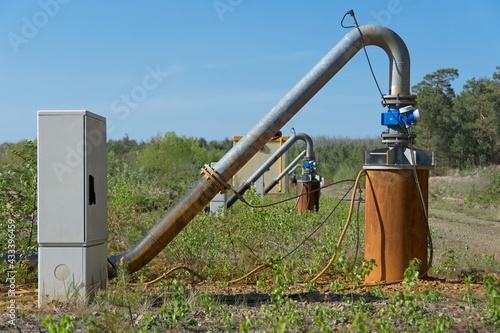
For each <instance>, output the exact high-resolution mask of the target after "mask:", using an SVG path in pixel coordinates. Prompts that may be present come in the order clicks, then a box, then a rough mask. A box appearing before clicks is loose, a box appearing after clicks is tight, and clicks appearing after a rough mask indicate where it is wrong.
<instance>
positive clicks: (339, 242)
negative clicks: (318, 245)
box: [311, 170, 366, 281]
mask: <svg viewBox="0 0 500 333" xmlns="http://www.w3.org/2000/svg"><path fill="white" fill-rule="evenodd" d="M363 174H366V170H361V171H360V172H359V174H358V177H356V182H355V183H354V190H353V191H352V197H351V207H350V208H349V216H348V217H347V222H346V224H345V226H344V230H343V231H342V234H341V235H340V237H339V241H338V242H337V248H340V245H341V244H342V240H343V239H344V236H345V233H346V232H347V228H348V227H349V223H350V222H351V218H352V212H353V208H354V197H355V196H356V189H357V188H358V187H359V179H360V178H361V175H363ZM336 258H337V252H335V253H334V254H333V256H332V258H331V259H330V262H329V263H328V264H327V265H326V266H325V268H323V270H322V271H321V272H320V273H319V274H318V275H316V277H315V278H314V279H312V280H311V281H316V280H318V279H319V278H320V277H321V276H322V275H323V274H325V272H326V271H327V270H328V269H329V268H330V267H331V266H332V264H333V262H334V261H335V259H336Z"/></svg>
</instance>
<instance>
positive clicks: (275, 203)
mask: <svg viewBox="0 0 500 333" xmlns="http://www.w3.org/2000/svg"><path fill="white" fill-rule="evenodd" d="M345 182H354V179H344V180H340V181H338V182H333V183H331V184H328V185H325V186H322V187H320V188H317V189H315V190H311V191H307V192H305V193H302V192H301V194H299V195H296V196H294V197H291V198H288V199H285V200H281V201H276V202H273V203H270V204H267V205H262V206H255V205H252V204H251V203H249V202H248V201H246V200H245V198H244V197H243V196H242V195H241V194H239V193H238V191H236V190H234V189H232V188H230V189H231V190H233V192H234V194H235V195H236V197H237V198H238V199H239V200H240V201H241V202H243V203H244V204H245V205H247V206H248V207H251V208H267V207H271V206H276V205H279V204H282V203H284V202H287V201H290V200H294V199H297V198H299V197H301V196H304V195H306V194H310V193H313V192H317V191H321V190H322V189H324V188H327V187H330V186H333V185H337V184H340V183H345Z"/></svg>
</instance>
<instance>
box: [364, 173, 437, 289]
mask: <svg viewBox="0 0 500 333" xmlns="http://www.w3.org/2000/svg"><path fill="white" fill-rule="evenodd" d="M417 175H418V179H419V182H420V187H421V189H422V194H423V198H424V204H425V207H426V210H427V205H428V199H427V196H428V184H429V170H426V169H421V170H417ZM365 200H366V203H365V259H366V260H371V259H375V261H376V264H377V266H376V267H375V268H374V270H373V271H372V272H371V273H370V274H369V275H368V276H366V278H365V282H366V283H373V282H380V281H386V282H394V281H398V280H401V279H403V278H404V272H405V270H406V268H407V267H408V266H409V262H410V260H412V259H414V258H418V259H420V261H421V264H420V269H419V272H420V274H422V273H423V272H425V271H426V269H427V225H426V221H425V216H424V212H423V210H422V206H421V203H420V198H419V194H418V189H417V184H416V181H415V177H414V174H413V170H412V169H408V168H404V169H397V168H393V169H372V170H367V173H366V199H365Z"/></svg>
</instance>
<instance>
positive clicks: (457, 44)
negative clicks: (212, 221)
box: [0, 0, 500, 142]
mask: <svg viewBox="0 0 500 333" xmlns="http://www.w3.org/2000/svg"><path fill="white" fill-rule="evenodd" d="M349 9H354V11H355V13H356V16H357V19H358V22H359V23H360V24H367V23H377V24H381V25H385V26H387V27H389V28H391V29H393V30H394V31H396V33H398V34H399V35H400V36H401V37H402V39H403V40H404V41H405V42H406V44H407V46H408V49H409V51H410V56H411V61H412V72H411V76H412V77H411V82H412V85H413V84H416V83H418V82H420V81H421V80H422V78H423V76H424V75H425V74H428V73H432V72H433V71H435V70H437V69H439V68H445V67H454V68H457V69H459V73H460V79H459V80H457V82H456V84H455V85H454V87H455V89H456V90H457V91H459V90H461V88H462V85H463V84H464V83H465V81H466V80H467V79H470V78H472V77H478V76H487V77H491V75H492V74H493V72H495V68H496V66H499V65H500V52H499V48H500V47H499V43H498V32H499V31H500V20H499V19H498V15H499V14H500V2H498V1H482V0H476V1H423V0H420V1H419V0H384V1H374V0H363V1H295V0H288V1H263V0H215V1H214V0H206V1H201V0H198V1H193V0H192V1H189V0H170V1H169V0H163V1H160V0H157V1H94V0H91V1H77V0H72V1H69V0H40V1H7V0H0V115H1V118H0V142H5V141H10V142H16V141H19V140H21V139H24V138H26V139H34V138H35V137H36V111H37V110H81V109H86V110H89V111H92V112H94V113H97V114H100V115H102V116H105V117H106V118H107V120H108V124H109V128H108V138H111V139H120V138H122V137H123V136H124V135H125V134H126V133H127V134H128V135H129V137H130V138H132V139H136V140H148V139H150V138H151V137H152V136H154V135H156V134H157V133H164V132H166V131H175V132H176V133H177V134H178V135H185V136H195V137H204V138H206V139H208V140H211V139H217V140H219V139H223V138H225V137H231V136H233V135H244V134H246V133H247V132H248V130H250V129H251V128H252V127H253V126H254V125H255V124H256V123H257V122H258V121H259V120H260V119H261V118H262V117H263V116H264V115H265V114H266V113H267V112H268V111H269V110H270V109H271V108H272V107H273V106H274V105H275V104H276V103H277V102H278V101H279V100H280V99H281V97H282V96H283V95H285V94H286V93H287V92H288V91H289V90H290V89H291V88H292V87H293V86H294V85H295V84H296V83H297V82H298V81H299V80H300V79H301V78H302V77H303V76H304V75H305V74H306V73H307V72H308V71H309V69H311V68H312V67H313V66H314V65H315V64H316V63H317V62H318V61H319V60H320V59H321V58H322V57H323V55H324V54H326V53H327V52H328V51H329V50H330V49H331V48H332V47H333V46H334V45H335V44H336V43H337V42H338V41H339V40H340V39H341V38H342V37H343V36H344V35H345V34H346V33H347V32H348V31H349V30H347V29H343V28H342V27H341V26H340V20H341V18H342V16H343V15H344V13H345V12H346V11H348V10H349ZM347 23H349V24H350V23H351V21H350V18H348V21H347ZM368 53H369V55H370V56H371V58H372V63H373V66H374V69H375V73H376V75H377V77H378V79H379V82H380V84H381V87H382V90H383V92H384V93H387V92H388V71H389V70H388V61H387V57H386V55H385V53H383V51H381V50H380V49H378V48H376V47H368ZM150 73H155V74H154V75H151V74H150ZM127 96H131V97H127ZM127 98H128V99H127ZM383 111H384V110H383V108H382V107H381V106H380V97H379V95H378V91H377V89H376V87H375V85H374V83H373V80H372V77H371V75H370V72H369V69H368V66H367V63H366V59H365V58H364V55H363V53H362V52H360V53H358V54H357V56H356V57H355V58H354V59H353V60H352V61H350V62H349V63H348V64H347V65H346V66H345V67H344V68H343V69H342V70H341V71H340V73H339V74H338V75H337V76H335V77H334V78H333V79H332V80H331V81H330V82H329V83H328V85H327V86H326V87H325V88H323V90H322V91H320V93H318V95H317V96H315V97H314V98H313V100H311V101H310V102H309V103H308V104H307V105H306V106H305V107H304V108H303V109H302V110H301V111H300V112H299V113H298V114H297V115H296V116H295V117H294V118H293V119H292V120H291V121H290V122H289V123H288V124H287V125H286V126H285V127H284V128H283V132H284V134H288V133H290V129H291V128H292V127H294V128H295V129H296V130H297V131H300V132H305V133H307V134H310V135H312V136H316V135H327V136H341V137H343V136H350V137H356V138H357V137H367V136H369V137H375V136H378V135H379V134H380V133H381V132H382V131H383V129H384V128H383V127H382V126H380V120H379V119H380V113H381V112H383ZM422 116H423V117H425V114H423V115H422Z"/></svg>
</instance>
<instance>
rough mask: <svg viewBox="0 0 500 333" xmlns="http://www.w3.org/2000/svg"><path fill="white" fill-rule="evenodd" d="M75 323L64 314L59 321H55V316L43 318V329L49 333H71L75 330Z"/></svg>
mask: <svg viewBox="0 0 500 333" xmlns="http://www.w3.org/2000/svg"><path fill="white" fill-rule="evenodd" d="M76 326H77V325H76V322H75V321H74V319H73V317H71V316H69V315H67V314H65V315H63V316H62V318H61V320H59V321H58V322H56V321H55V316H44V317H43V327H45V328H46V329H48V330H49V333H73V332H74V331H75V330H76Z"/></svg>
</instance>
